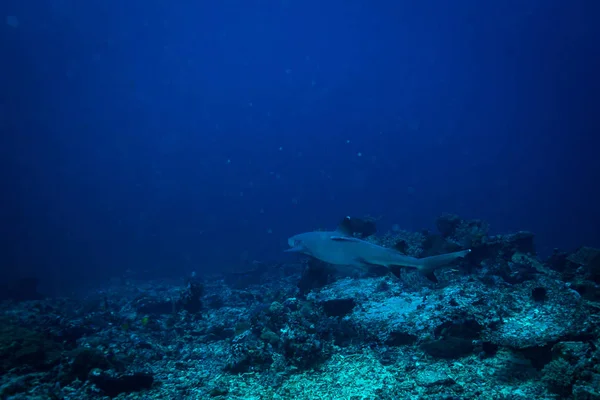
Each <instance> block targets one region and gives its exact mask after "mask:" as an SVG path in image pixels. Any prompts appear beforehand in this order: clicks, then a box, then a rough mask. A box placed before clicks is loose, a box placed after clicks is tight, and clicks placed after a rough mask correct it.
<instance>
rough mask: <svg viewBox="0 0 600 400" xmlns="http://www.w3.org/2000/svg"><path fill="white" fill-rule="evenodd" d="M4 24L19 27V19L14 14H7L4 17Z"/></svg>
mask: <svg viewBox="0 0 600 400" xmlns="http://www.w3.org/2000/svg"><path fill="white" fill-rule="evenodd" d="M6 24H7V25H8V26H10V27H12V28H18V27H19V19H18V18H17V17H15V16H14V15H9V16H7V17H6Z"/></svg>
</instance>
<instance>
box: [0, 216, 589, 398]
mask: <svg viewBox="0 0 600 400" xmlns="http://www.w3.org/2000/svg"><path fill="white" fill-rule="evenodd" d="M436 225H437V229H438V232H435V233H432V232H417V233H415V232H403V231H399V232H391V233H387V234H384V235H383V236H370V237H368V239H366V240H371V241H373V242H375V243H377V244H380V245H383V246H389V247H394V248H395V249H397V250H399V251H402V252H404V253H405V254H408V255H411V256H415V257H424V256H430V255H436V254H441V253H445V252H449V251H456V250H458V249H464V248H470V249H472V252H471V253H470V254H469V256H468V257H466V258H465V259H463V260H460V261H459V263H458V264H456V265H451V266H449V267H447V268H443V269H440V270H438V271H436V278H437V282H432V281H431V280H428V279H427V278H425V277H424V276H422V275H421V274H420V273H419V272H417V271H414V270H402V271H401V273H400V274H399V275H394V274H391V273H389V271H388V270H387V269H385V268H373V269H371V270H369V271H355V270H352V271H344V270H343V269H342V270H340V268H336V269H334V268H332V267H330V266H328V265H324V264H322V263H320V262H318V261H316V260H313V259H310V258H305V259H299V260H298V261H297V262H291V263H285V264H277V265H271V264H265V263H260V262H255V263H254V264H253V265H252V266H251V268H249V269H248V270H246V271H235V272H229V273H223V274H221V275H218V276H202V277H194V278H190V279H187V280H185V281H184V282H182V281H174V282H167V281H139V280H138V281H134V280H132V279H128V280H121V281H119V282H113V283H112V284H111V285H107V286H105V287H102V288H97V289H96V290H94V291H92V292H90V293H88V294H87V295H86V296H85V297H84V298H78V299H65V298H43V297H40V298H37V296H30V297H28V299H25V300H24V299H21V298H19V299H14V298H13V299H8V300H5V301H4V302H3V303H2V306H1V308H0V311H1V314H0V319H1V322H2V324H0V372H1V377H0V398H2V399H13V400H16V399H105V398H115V399H149V398H159V399H292V398H294V399H440V400H441V399H531V398H536V399H538V398H539V399H580V400H583V399H600V362H599V361H600V348H599V347H600V340H599V338H600V312H599V311H600V250H598V249H593V248H589V247H581V248H579V249H576V250H575V251H573V252H562V251H559V250H556V251H555V252H554V254H552V255H551V256H550V257H549V258H548V259H545V260H541V259H539V258H538V257H537V256H536V252H535V246H534V235H533V234H532V233H529V232H516V233H514V234H509V235H501V236H491V235H489V228H488V226H487V224H486V223H485V222H483V221H479V220H473V221H467V220H463V219H461V218H460V217H458V216H455V215H442V216H441V217H439V218H438V220H437V224H436Z"/></svg>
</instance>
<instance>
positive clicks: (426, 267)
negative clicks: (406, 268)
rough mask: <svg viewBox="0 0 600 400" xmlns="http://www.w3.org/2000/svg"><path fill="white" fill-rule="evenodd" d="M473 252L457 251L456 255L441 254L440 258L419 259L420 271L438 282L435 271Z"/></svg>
mask: <svg viewBox="0 0 600 400" xmlns="http://www.w3.org/2000/svg"><path fill="white" fill-rule="evenodd" d="M470 252H471V250H470V249H469V250H462V251H455V252H454V253H447V254H440V255H439V256H431V257H425V258H421V259H419V261H420V264H421V265H420V266H419V267H418V269H419V271H421V273H422V274H423V275H425V276H426V277H428V278H429V279H431V280H433V281H437V279H435V275H434V274H433V271H435V270H436V269H438V268H439V267H443V266H444V265H448V264H450V263H451V262H452V261H454V260H456V259H458V258H463V257H465V256H466V255H467V254H469V253H470Z"/></svg>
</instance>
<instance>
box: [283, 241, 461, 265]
mask: <svg viewBox="0 0 600 400" xmlns="http://www.w3.org/2000/svg"><path fill="white" fill-rule="evenodd" d="M288 244H289V245H290V247H291V248H290V249H288V250H286V251H288V252H298V253H303V254H307V255H310V256H312V257H315V258H317V259H319V260H321V261H324V262H326V263H329V264H333V265H346V266H352V267H363V268H368V267H369V266H370V265H379V266H384V267H387V268H390V267H393V266H401V267H412V268H417V269H418V270H420V271H421V272H423V273H424V274H426V275H429V274H431V273H432V272H433V270H435V269H436V268H438V267H441V266H444V265H448V264H450V263H451V262H452V261H454V260H456V259H458V258H462V257H464V256H466V255H467V254H468V253H469V252H470V251H471V250H463V251H457V252H454V253H448V254H442V255H439V256H433V257H425V258H415V257H410V256H406V255H404V254H402V253H400V252H398V251H396V250H394V249H390V248H387V247H382V246H378V245H376V244H373V243H371V242H367V241H365V240H361V239H358V238H356V237H353V236H350V235H348V234H347V233H345V232H343V231H340V230H336V231H330V232H320V231H317V232H306V233H300V234H298V235H295V236H292V237H291V238H289V239H288Z"/></svg>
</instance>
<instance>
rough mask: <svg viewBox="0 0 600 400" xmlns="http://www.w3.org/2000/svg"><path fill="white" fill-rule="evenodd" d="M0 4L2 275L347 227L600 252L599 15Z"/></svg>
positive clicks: (556, 7) (150, 258)
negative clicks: (452, 220)
mask: <svg viewBox="0 0 600 400" xmlns="http://www.w3.org/2000/svg"><path fill="white" fill-rule="evenodd" d="M0 11H1V12H2V19H3V21H2V22H3V24H2V27H1V28H0V35H1V41H0V48H1V50H2V59H1V61H0V83H1V85H2V90H1V93H0V100H1V102H0V130H1V131H0V132H1V136H0V162H1V166H2V168H1V174H2V175H1V179H2V207H1V209H0V217H1V221H2V223H1V234H2V244H1V246H2V252H1V253H0V265H2V275H3V276H2V278H3V279H13V278H19V277H23V276H36V277H41V278H43V279H44V281H45V282H47V283H48V285H49V287H50V288H49V289H48V288H46V291H47V292H48V291H50V292H52V291H54V292H60V291H62V290H70V288H73V287H74V286H75V285H82V284H84V285H85V284H88V283H90V282H94V281H96V280H103V279H107V278H110V277H115V276H122V275H123V274H124V273H125V272H126V271H134V272H136V273H138V274H139V273H144V274H147V275H148V276H156V277H161V276H172V277H179V276H189V274H191V273H192V272H196V273H198V274H204V273H211V272H214V271H222V270H235V269H237V268H242V267H243V266H246V265H248V264H251V263H252V262H253V261H255V260H258V261H277V260H285V259H287V257H289V255H286V254H285V253H283V250H285V249H286V248H287V238H288V237H290V236H292V235H294V234H296V233H299V232H305V231H310V230H314V229H320V228H323V229H325V228H327V229H334V228H335V226H336V224H337V223H338V222H339V220H340V219H341V218H343V217H344V216H346V215H352V216H358V217H364V216H371V217H374V218H377V219H378V228H379V230H380V231H381V232H385V231H387V230H390V229H392V228H394V229H396V228H399V229H405V230H409V231H420V230H422V229H435V220H436V218H437V217H438V216H439V215H440V214H442V213H446V212H447V213H452V214H457V215H460V216H461V217H464V218H467V219H473V218H475V219H482V220H485V221H487V222H488V223H489V224H490V227H491V230H492V232H493V233H496V234H500V233H505V232H514V231H519V230H527V231H531V232H533V233H534V234H535V235H536V244H537V251H538V252H539V253H540V254H546V255H548V254H550V253H551V252H552V249H553V248H561V249H569V250H570V249H573V248H574V247H577V246H580V245H582V244H585V245H589V246H599V245H600V229H599V225H600V210H599V199H600V193H599V192H600V188H599V186H600V185H599V182H600V160H599V159H598V157H599V154H600V153H599V151H598V149H599V147H598V146H599V145H600V138H599V135H598V132H599V129H600V113H599V105H600V96H599V94H600V77H599V74H598V71H600V48H599V47H598V43H600V25H598V23H597V21H598V16H599V15H600V3H597V2H592V1H582V0H579V1H577V0H576V1H570V2H566V1H558V0H547V1H542V0H521V1H513V0H510V1H501V2H481V1H472V0H461V1H442V0H437V1H418V2H417V1H364V0H349V1H340V0H331V1H314V0H304V1H299V0H272V1H271V0H250V1H239V0H224V1H210V2H209V1H197V2H168V1H140V0H132V1H115V0H108V1H74V0H54V1H50V0H38V1H33V0H27V1H22V0H19V1H17V0H5V1H3V2H2V4H1V5H0Z"/></svg>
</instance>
